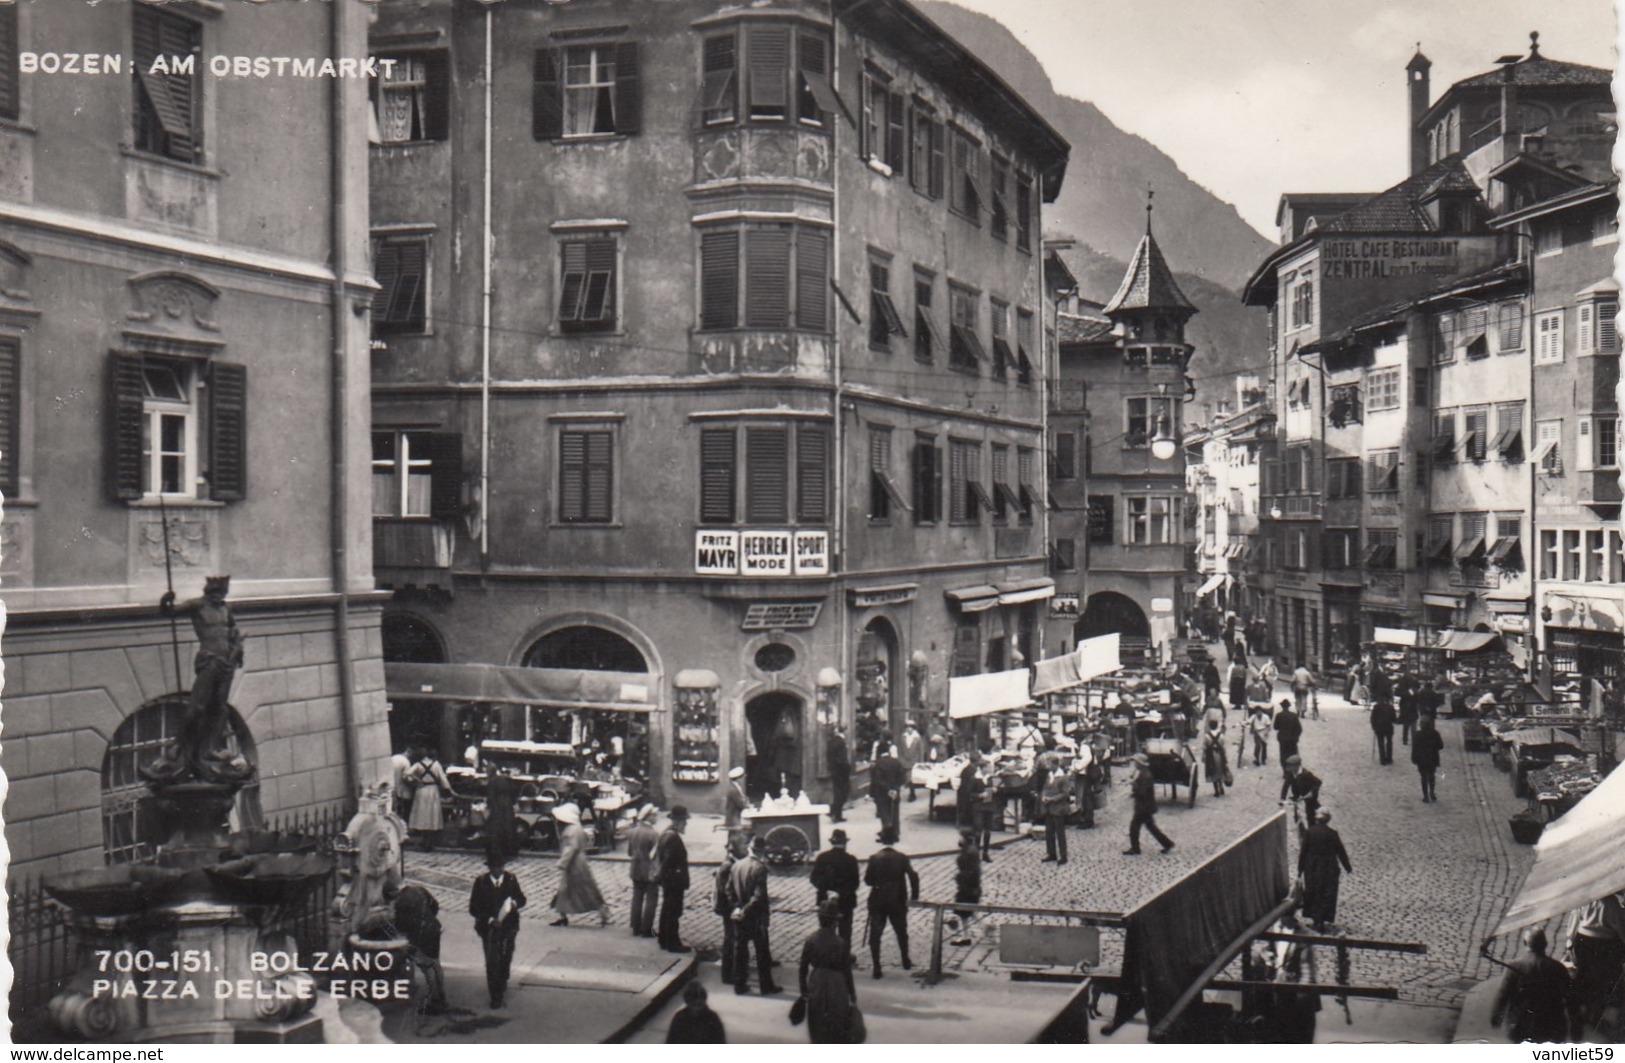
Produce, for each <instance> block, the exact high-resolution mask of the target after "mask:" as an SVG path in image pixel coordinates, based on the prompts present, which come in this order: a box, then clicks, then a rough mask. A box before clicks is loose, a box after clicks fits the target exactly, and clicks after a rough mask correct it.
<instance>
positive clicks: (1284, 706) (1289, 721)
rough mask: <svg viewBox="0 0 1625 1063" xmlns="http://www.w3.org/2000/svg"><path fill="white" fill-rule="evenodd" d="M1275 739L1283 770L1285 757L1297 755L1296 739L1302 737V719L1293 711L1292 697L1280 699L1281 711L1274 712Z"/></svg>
mask: <svg viewBox="0 0 1625 1063" xmlns="http://www.w3.org/2000/svg"><path fill="white" fill-rule="evenodd" d="M1274 726H1275V741H1276V742H1277V743H1278V744H1279V745H1280V747H1281V765H1282V768H1283V770H1284V768H1285V766H1286V758H1288V757H1292V756H1297V753H1298V739H1300V738H1302V737H1303V721H1302V720H1300V719H1298V714H1297V713H1296V712H1295V711H1293V708H1292V699H1291V698H1282V699H1281V711H1280V712H1278V713H1276V714H1275V725H1274Z"/></svg>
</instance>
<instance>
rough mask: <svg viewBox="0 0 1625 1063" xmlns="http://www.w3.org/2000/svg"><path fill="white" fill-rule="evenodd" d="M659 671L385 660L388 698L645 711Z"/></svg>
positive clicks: (651, 697) (651, 698)
mask: <svg viewBox="0 0 1625 1063" xmlns="http://www.w3.org/2000/svg"><path fill="white" fill-rule="evenodd" d="M659 678H660V677H659V676H658V675H653V674H650V673H646V672H596V671H587V670H584V669H580V668H520V667H512V666H504V665H497V664H417V663H408V662H398V663H386V664H385V665H384V688H385V691H386V694H387V696H388V698H389V699H390V700H391V701H414V700H416V701H425V700H427V701H483V702H494V703H497V704H511V705H546V706H551V707H553V708H559V709H596V710H600V711H608V712H649V711H651V710H652V709H653V708H654V705H653V704H651V702H652V701H653V700H654V691H655V684H656V683H657V682H658V680H659Z"/></svg>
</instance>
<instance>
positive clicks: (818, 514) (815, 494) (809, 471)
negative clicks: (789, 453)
mask: <svg viewBox="0 0 1625 1063" xmlns="http://www.w3.org/2000/svg"><path fill="white" fill-rule="evenodd" d="M796 520H797V521H798V522H800V523H802V524H823V523H824V522H825V521H827V520H829V429H828V428H826V427H825V426H823V425H821V424H819V425H812V424H809V425H802V426H801V427H800V429H798V430H797V432H796Z"/></svg>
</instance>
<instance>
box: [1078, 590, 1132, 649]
mask: <svg viewBox="0 0 1625 1063" xmlns="http://www.w3.org/2000/svg"><path fill="white" fill-rule="evenodd" d="M1114 631H1115V632H1116V633H1117V634H1119V635H1122V636H1124V637H1126V638H1136V639H1149V638H1150V637H1151V623H1150V621H1148V620H1147V619H1146V618H1145V612H1144V610H1142V609H1141V608H1140V607H1139V606H1138V605H1136V604H1134V600H1133V599H1132V598H1129V597H1127V596H1126V595H1122V594H1118V593H1117V592H1116V591H1101V592H1100V593H1099V594H1091V595H1090V596H1089V604H1088V605H1087V606H1086V607H1085V608H1084V610H1083V615H1082V616H1080V617H1079V618H1078V620H1077V622H1076V623H1075V624H1073V625H1072V635H1073V637H1074V638H1076V639H1079V640H1082V639H1092V638H1095V637H1097V636H1099V635H1109V634H1111V633H1112V632H1114Z"/></svg>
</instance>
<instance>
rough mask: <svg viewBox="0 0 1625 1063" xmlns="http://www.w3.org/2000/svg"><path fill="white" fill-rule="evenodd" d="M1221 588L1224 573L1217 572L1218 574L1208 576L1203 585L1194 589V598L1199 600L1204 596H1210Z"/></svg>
mask: <svg viewBox="0 0 1625 1063" xmlns="http://www.w3.org/2000/svg"><path fill="white" fill-rule="evenodd" d="M1222 586H1224V573H1223V572H1219V573H1216V574H1214V575H1212V576H1209V577H1208V578H1207V581H1206V582H1205V583H1203V584H1202V585H1201V586H1200V587H1198V588H1196V596H1197V597H1198V598H1201V597H1204V596H1206V595H1209V594H1212V593H1213V592H1214V591H1216V590H1218V589H1219V588H1220V587H1222Z"/></svg>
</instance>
